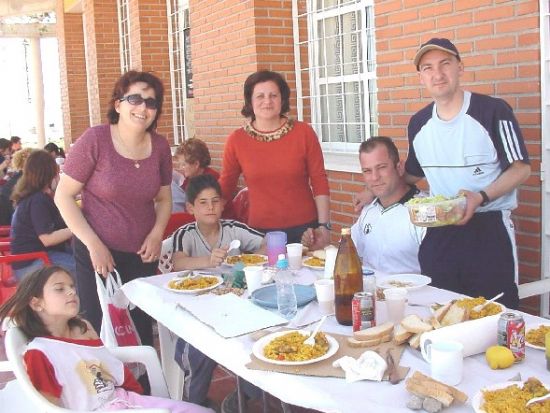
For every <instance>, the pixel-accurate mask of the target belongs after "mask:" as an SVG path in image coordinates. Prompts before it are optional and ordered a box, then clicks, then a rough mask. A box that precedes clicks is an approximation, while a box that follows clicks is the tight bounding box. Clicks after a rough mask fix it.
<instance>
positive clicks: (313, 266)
mask: <svg viewBox="0 0 550 413" xmlns="http://www.w3.org/2000/svg"><path fill="white" fill-rule="evenodd" d="M311 258H312V257H305V258H304V259H303V260H302V265H303V266H304V267H307V268H311V269H312V270H324V269H325V266H324V265H323V266H322V267H317V266H315V265H310V264H306V261H307V260H309V259H311Z"/></svg>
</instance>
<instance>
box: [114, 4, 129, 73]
mask: <svg viewBox="0 0 550 413" xmlns="http://www.w3.org/2000/svg"><path fill="white" fill-rule="evenodd" d="M129 1H130V0H117V2H116V3H117V12H118V37H119V50H120V72H121V73H126V72H127V71H128V70H130V65H131V62H132V60H131V57H132V50H131V47H132V46H131V43H130V5H129Z"/></svg>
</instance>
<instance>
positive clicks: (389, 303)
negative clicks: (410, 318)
mask: <svg viewBox="0 0 550 413" xmlns="http://www.w3.org/2000/svg"><path fill="white" fill-rule="evenodd" d="M384 296H385V297H386V309H387V310H388V320H389V321H391V322H392V323H394V324H395V323H399V322H401V320H403V318H404V317H405V307H406V306H407V289H406V288H402V287H397V288H388V289H386V290H384Z"/></svg>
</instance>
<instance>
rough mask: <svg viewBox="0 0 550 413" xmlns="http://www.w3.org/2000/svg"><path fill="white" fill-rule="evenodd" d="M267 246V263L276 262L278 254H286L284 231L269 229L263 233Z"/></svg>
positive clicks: (273, 263)
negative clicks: (269, 230)
mask: <svg viewBox="0 0 550 413" xmlns="http://www.w3.org/2000/svg"><path fill="white" fill-rule="evenodd" d="M265 242H266V248H267V262H268V264H269V265H275V264H277V257H278V256H279V254H285V255H286V233H285V232H283V231H271V232H268V233H267V234H265Z"/></svg>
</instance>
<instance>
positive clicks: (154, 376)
mask: <svg viewBox="0 0 550 413" xmlns="http://www.w3.org/2000/svg"><path fill="white" fill-rule="evenodd" d="M27 342H28V340H27V337H26V336H25V335H24V334H23V332H22V331H21V330H20V329H19V328H18V327H11V328H10V329H9V330H8V331H7V332H6V340H5V343H6V354H7V356H8V361H9V362H10V365H11V368H12V370H13V373H14V374H15V377H16V379H17V382H18V383H19V386H20V387H21V389H22V390H23V392H24V393H25V396H26V397H27V398H28V399H29V400H30V401H31V402H32V404H34V405H35V406H36V410H35V411H36V412H44V413H68V412H76V411H77V410H69V409H65V408H62V407H58V406H56V405H54V404H52V403H50V402H49V401H48V400H47V399H46V398H45V397H44V396H42V394H40V392H39V391H38V390H36V389H35V388H34V386H33V385H32V383H31V381H30V379H29V376H28V374H27V370H26V368H25V364H24V362H23V354H24V353H25V351H26V349H27ZM109 350H110V351H111V352H112V353H113V354H114V355H115V356H116V357H117V358H118V359H119V360H120V361H123V362H125V363H128V362H140V363H143V364H144V365H145V367H146V369H147V375H148V377H149V383H150V385H151V394H152V395H153V396H158V397H166V398H167V397H168V390H167V388H166V382H165V381H164V376H163V375H162V370H161V368H160V363H159V360H158V358H157V353H156V352H155V349H153V348H152V347H148V346H135V347H117V348H110V349H109ZM111 411H112V412H119V413H123V412H138V411H139V412H140V413H169V410H167V409H126V410H111Z"/></svg>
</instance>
